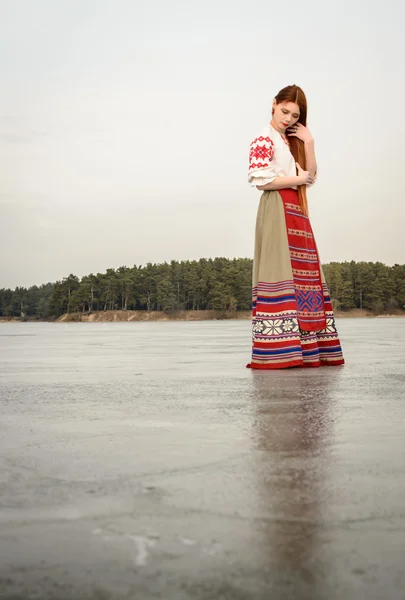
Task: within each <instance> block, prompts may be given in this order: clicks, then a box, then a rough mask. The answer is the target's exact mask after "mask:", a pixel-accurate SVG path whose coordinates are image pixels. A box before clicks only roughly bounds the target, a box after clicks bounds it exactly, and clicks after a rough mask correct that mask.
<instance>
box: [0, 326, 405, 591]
mask: <svg viewBox="0 0 405 600" xmlns="http://www.w3.org/2000/svg"><path fill="white" fill-rule="evenodd" d="M338 328H339V334H340V338H341V342H342V347H343V352H344V355H345V359H346V365H345V366H344V367H336V368H321V369H293V370H286V371H271V372H256V371H251V370H250V369H246V368H245V365H246V363H247V362H249V359H250V322H249V321H201V322H187V323H186V322H180V323H179V322H164V323H70V324H63V323H59V324H50V323H2V324H0V417H1V419H0V490H1V492H0V598H1V599H2V600H11V599H12V600H28V599H31V598H40V599H41V600H68V599H69V600H86V599H91V600H113V599H114V600H116V599H117V600H124V599H125V600H132V599H140V600H149V599H155V598H162V599H165V600H189V599H190V600H191V599H193V600H245V599H254V600H256V599H260V600H262V599H263V600H269V599H272V600H273V599H275V600H278V599H279V598H282V599H284V598H286V599H287V598H291V599H294V600H301V599H302V598H308V599H311V600H318V599H319V600H323V599H325V600H335V599H339V600H340V599H341V600H351V599H353V600H354V599H356V600H358V599H360V598H367V600H374V599H375V600H377V599H378V600H380V599H381V598H384V599H385V600H391V599H392V600H398V599H400V598H404V597H405V595H404V589H405V573H404V566H403V565H404V556H405V502H404V497H405V456H404V454H405V453H404V439H405V418H404V404H405V319H343V320H340V321H338Z"/></svg>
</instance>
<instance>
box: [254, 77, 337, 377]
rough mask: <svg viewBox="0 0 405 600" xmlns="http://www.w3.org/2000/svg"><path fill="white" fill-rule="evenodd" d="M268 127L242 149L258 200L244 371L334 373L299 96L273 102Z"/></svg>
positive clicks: (312, 171)
mask: <svg viewBox="0 0 405 600" xmlns="http://www.w3.org/2000/svg"><path fill="white" fill-rule="evenodd" d="M272 115H273V117H272V120H271V122H270V124H269V125H267V127H266V128H265V129H264V130H263V132H262V133H261V135H259V136H258V137H256V138H255V139H254V140H253V142H252V143H251V145H250V153H249V176H248V179H249V182H250V184H251V185H253V186H256V187H257V189H259V190H261V191H262V192H263V194H262V196H261V199H260V204H259V210H258V214H257V222H256V238H255V253H254V261H253V349H252V361H251V363H249V364H248V365H247V366H248V367H250V368H252V369H283V368H287V367H319V366H322V365H342V364H343V363H344V359H343V355H342V349H341V347H340V342H339V338H338V334H337V331H336V326H335V319H334V316H333V310H332V305H331V302H330V298H329V292H328V288H327V285H326V282H325V278H324V275H323V271H322V267H321V265H320V262H319V257H318V251H317V248H316V243H315V239H314V236H313V232H312V228H311V224H310V221H309V218H308V207H307V197H306V189H307V187H310V186H311V185H312V184H313V183H314V182H315V180H316V174H317V165H316V159H315V152H314V140H313V138H312V135H311V133H310V131H309V129H308V128H307V126H306V123H307V102H306V98H305V94H304V92H303V91H302V89H301V88H299V87H298V86H296V85H291V86H288V87H286V88H284V89H282V90H281V91H280V92H279V93H278V94H277V96H276V97H275V99H274V101H273V109H272Z"/></svg>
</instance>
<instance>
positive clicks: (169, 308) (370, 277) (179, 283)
mask: <svg viewBox="0 0 405 600" xmlns="http://www.w3.org/2000/svg"><path fill="white" fill-rule="evenodd" d="M323 269H324V273H325V277H326V280H327V282H328V285H329V290H330V295H331V298H332V302H333V305H334V308H335V309H336V308H338V309H340V310H350V309H353V308H361V309H367V310H370V311H373V312H375V313H376V314H378V313H383V312H392V311H395V310H397V309H401V310H404V309H405V265H398V264H395V265H394V266H386V265H384V264H383V263H380V262H376V263H372V262H355V261H351V262H332V263H329V264H325V265H323ZM251 273H252V260H251V259H249V258H238V259H227V258H214V259H205V258H201V259H200V260H198V261H182V262H178V261H171V262H170V263H166V262H165V263H160V264H152V263H148V264H147V265H146V266H133V267H126V266H122V267H119V268H118V269H107V271H106V272H105V273H97V274H96V275H95V274H93V273H90V275H85V276H84V277H82V278H81V279H80V278H79V277H77V276H76V275H73V274H70V275H69V276H68V277H65V278H64V279H62V280H61V281H57V282H55V283H47V284H44V285H41V286H32V287H30V288H24V287H16V288H15V289H14V290H11V289H5V288H3V289H0V316H2V317H20V318H34V319H41V320H42V319H44V320H45V319H55V318H58V317H59V316H61V315H62V314H64V313H72V312H91V311H96V310H97V311H99V310H101V311H107V310H145V311H166V312H176V311H184V310H186V311H187V310H217V311H218V310H219V311H226V312H232V311H236V310H239V311H241V310H250V308H251Z"/></svg>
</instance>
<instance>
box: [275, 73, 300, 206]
mask: <svg viewBox="0 0 405 600" xmlns="http://www.w3.org/2000/svg"><path fill="white" fill-rule="evenodd" d="M275 100H276V104H280V102H295V104H298V106H299V108H300V117H299V119H298V122H299V123H302V125H304V127H306V126H307V99H306V97H305V94H304V92H303V91H302V89H301V88H300V87H298V85H288V86H287V87H285V88H283V89H282V90H280V91H279V93H278V94H277V96H276V97H275ZM288 141H289V144H290V151H291V154H292V155H293V157H294V159H295V162H298V163H299V164H300V165H301V167H302V168H303V169H304V171H306V168H307V159H306V157H305V144H304V142H302V141H301V140H299V139H298V138H296V137H288ZM298 198H299V202H300V205H301V208H302V210H303V213H304V214H305V215H308V202H307V191H306V187H305V185H299V186H298Z"/></svg>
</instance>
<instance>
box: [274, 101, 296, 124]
mask: <svg viewBox="0 0 405 600" xmlns="http://www.w3.org/2000/svg"><path fill="white" fill-rule="evenodd" d="M273 109H274V114H273V121H274V122H275V124H276V126H277V128H278V129H279V130H280V131H285V130H286V129H287V128H288V127H291V126H292V125H294V124H295V123H296V122H297V121H298V119H299V118H300V107H299V106H298V104H295V102H280V104H276V101H275V100H273Z"/></svg>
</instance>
